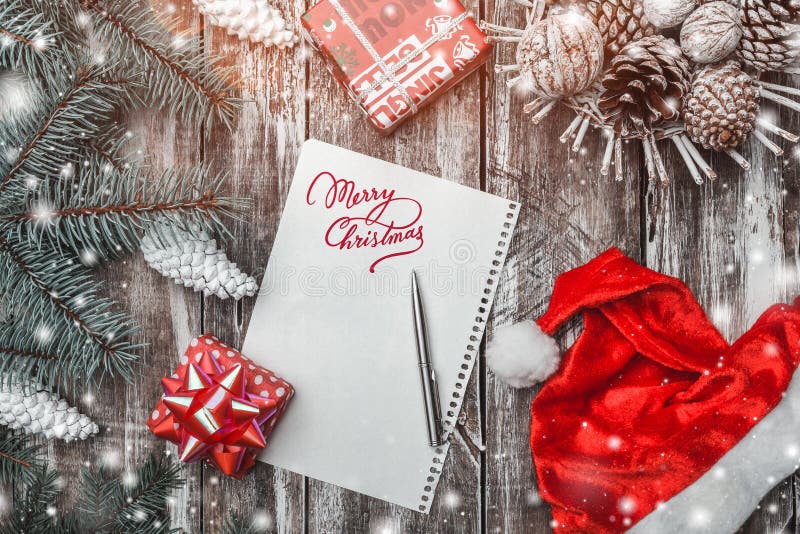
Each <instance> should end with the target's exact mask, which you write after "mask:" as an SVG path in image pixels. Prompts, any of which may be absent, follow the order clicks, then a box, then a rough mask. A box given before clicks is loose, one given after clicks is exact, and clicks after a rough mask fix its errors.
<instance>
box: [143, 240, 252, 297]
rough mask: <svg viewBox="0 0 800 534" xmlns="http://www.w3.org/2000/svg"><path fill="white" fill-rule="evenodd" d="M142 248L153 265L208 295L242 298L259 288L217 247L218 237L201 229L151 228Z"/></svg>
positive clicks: (176, 281)
mask: <svg viewBox="0 0 800 534" xmlns="http://www.w3.org/2000/svg"><path fill="white" fill-rule="evenodd" d="M156 235H157V237H156ZM140 248H141V250H142V253H143V254H144V259H145V261H147V263H148V264H149V265H150V267H152V268H153V269H155V270H156V271H158V272H160V273H161V274H162V275H164V276H168V277H169V278H172V279H174V280H175V283H176V284H183V285H184V286H186V287H191V288H193V289H194V290H195V291H202V292H203V294H204V295H205V296H209V295H216V296H218V297H219V298H221V299H227V298H232V299H234V300H239V299H240V298H242V297H245V296H247V297H252V296H253V295H255V294H256V291H257V290H258V284H256V281H255V280H254V279H253V277H252V276H248V275H247V274H245V273H243V272H241V271H240V270H239V268H238V267H237V266H236V264H235V263H231V262H230V261H229V260H228V257H227V256H226V255H225V251H224V250H220V249H218V248H217V242H216V240H214V239H212V238H211V236H209V235H208V234H207V233H206V232H204V231H199V229H195V231H193V232H192V233H189V232H185V231H183V230H179V229H177V228H168V227H166V226H161V227H159V228H157V232H153V231H152V229H151V231H150V232H148V233H146V234H145V236H144V237H143V238H142V244H141V247H140Z"/></svg>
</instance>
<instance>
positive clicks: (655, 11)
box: [642, 0, 697, 29]
mask: <svg viewBox="0 0 800 534" xmlns="http://www.w3.org/2000/svg"><path fill="white" fill-rule="evenodd" d="M642 7H644V16H645V17H647V20H649V21H650V23H651V24H652V25H653V26H655V27H656V28H662V29H663V28H673V27H675V26H677V25H679V24H681V23H682V22H683V21H684V20H686V17H688V16H689V14H690V13H691V12H692V11H694V8H695V7H697V0H644V2H643V4H642Z"/></svg>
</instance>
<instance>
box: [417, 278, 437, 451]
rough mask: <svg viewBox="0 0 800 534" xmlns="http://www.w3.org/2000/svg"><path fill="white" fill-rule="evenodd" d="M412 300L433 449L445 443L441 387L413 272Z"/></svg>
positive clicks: (420, 372) (423, 392) (420, 368)
mask: <svg viewBox="0 0 800 534" xmlns="http://www.w3.org/2000/svg"><path fill="white" fill-rule="evenodd" d="M411 300H412V307H411V309H412V311H413V313H414V335H415V337H416V339H417V358H418V360H419V378H420V380H421V381H422V395H423V399H424V401H425V420H426V422H427V425H428V442H429V443H430V445H431V447H438V446H439V445H442V443H444V440H443V438H444V436H443V434H444V432H443V430H442V406H441V404H440V402H439V386H438V384H437V383H436V372H435V371H434V369H433V362H432V361H431V356H430V353H429V352H428V330H427V328H426V327H425V311H424V310H423V309H422V299H421V298H420V295H419V286H418V285H417V275H416V273H415V272H414V271H413V270H412V271H411Z"/></svg>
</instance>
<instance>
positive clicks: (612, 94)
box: [598, 35, 691, 137]
mask: <svg viewBox="0 0 800 534" xmlns="http://www.w3.org/2000/svg"><path fill="white" fill-rule="evenodd" d="M690 73H691V70H690V68H689V61H688V60H687V59H686V57H685V56H684V55H683V52H681V49H680V47H679V46H678V45H677V43H675V41H673V40H672V39H668V38H666V37H664V36H662V35H652V36H650V37H645V38H643V39H639V40H638V41H634V42H632V43H629V44H627V45H626V46H625V48H623V49H622V51H621V52H620V53H619V55H617V56H616V57H615V58H614V59H613V60H612V61H611V64H610V65H609V68H608V71H607V72H606V75H605V77H604V78H603V92H602V94H601V95H600V99H599V101H598V106H599V107H600V109H601V110H602V111H604V112H605V114H606V117H605V120H606V121H607V122H608V123H610V124H612V125H613V126H614V130H615V131H616V132H617V133H618V134H622V135H635V136H637V137H645V136H646V135H648V134H649V133H650V132H652V130H653V128H654V127H656V126H658V125H659V124H661V123H663V122H665V121H674V120H677V119H678V117H679V116H680V111H681V108H682V107H683V98H684V95H685V94H686V93H687V92H688V91H689V80H690Z"/></svg>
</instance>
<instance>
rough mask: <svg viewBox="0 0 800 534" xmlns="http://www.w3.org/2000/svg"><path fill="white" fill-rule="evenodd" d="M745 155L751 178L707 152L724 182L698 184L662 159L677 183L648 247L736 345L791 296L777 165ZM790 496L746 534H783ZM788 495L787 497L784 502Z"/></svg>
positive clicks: (767, 502)
mask: <svg viewBox="0 0 800 534" xmlns="http://www.w3.org/2000/svg"><path fill="white" fill-rule="evenodd" d="M742 153H743V154H744V155H745V157H746V158H748V159H749V161H750V163H751V164H752V167H753V171H752V172H751V173H749V174H744V173H743V172H742V171H741V169H739V168H738V167H737V166H736V165H735V164H734V163H733V162H732V161H730V160H729V159H728V158H727V157H726V156H724V155H723V156H719V155H710V158H709V161H710V162H711V163H712V165H713V166H714V167H715V168H716V169H717V171H718V173H719V175H720V178H719V180H718V182H717V183H707V184H705V185H703V186H700V187H698V186H695V185H694V184H693V183H692V180H691V177H690V176H689V175H688V173H686V172H684V171H682V166H681V164H680V157H679V156H678V155H677V154H676V153H675V152H674V151H673V150H672V147H670V150H669V151H668V152H667V153H666V156H665V162H666V164H667V165H668V167H669V168H672V169H674V171H673V176H674V180H673V184H672V186H671V187H670V189H669V190H668V191H667V194H666V196H665V198H664V205H663V213H662V214H661V216H654V215H653V212H652V211H651V210H650V211H648V217H649V219H650V222H651V223H652V224H654V227H655V231H654V233H653V234H652V237H651V238H650V239H649V240H648V242H647V243H646V250H647V253H646V258H647V264H648V266H649V267H651V268H653V269H656V270H658V271H660V272H663V273H666V274H670V275H673V276H677V277H679V278H681V279H682V280H684V281H685V282H686V284H687V285H688V286H689V288H690V289H691V290H692V291H693V292H694V295H695V297H696V298H697V299H698V301H699V302H700V304H701V305H702V306H703V307H704V309H705V310H706V312H707V313H708V315H709V317H710V318H711V319H712V321H713V322H714V324H715V325H716V326H717V327H718V328H719V330H720V332H721V333H722V334H723V336H725V338H726V339H728V341H731V342H732V341H734V340H736V339H737V338H738V337H739V336H740V335H741V334H742V333H744V332H745V331H746V330H747V329H748V328H750V326H751V325H752V324H753V322H754V321H755V320H756V318H757V317H758V316H759V315H760V314H761V313H762V312H763V311H764V310H765V309H766V308H767V307H768V306H769V305H771V304H773V303H775V302H781V301H785V300H786V299H787V287H786V285H785V283H784V280H783V277H781V276H776V273H778V272H781V271H782V268H783V265H784V256H785V254H784V249H783V233H784V222H783V218H782V217H781V216H780V214H781V212H782V209H783V203H784V196H783V194H782V191H783V184H782V177H781V173H780V164H779V163H778V162H776V160H775V159H774V158H773V156H772V154H771V153H770V152H768V151H767V150H766V149H763V147H760V146H758V145H756V144H755V143H754V142H753V141H750V142H749V143H748V145H746V146H745V148H744V149H743V151H742ZM795 290H796V288H795ZM765 454H769V451H765ZM791 491H792V489H791V485H790V484H789V483H788V482H785V483H782V484H781V485H780V486H779V487H778V488H776V490H774V491H773V492H771V493H770V494H769V495H768V496H767V497H766V498H765V499H764V501H763V502H762V504H761V506H760V508H759V509H758V510H756V511H755V513H754V514H753V516H752V517H751V518H750V520H748V522H747V523H746V524H745V526H744V528H743V532H752V533H756V532H779V531H781V530H782V528H783V525H785V524H786V522H788V520H789V518H790V517H791V516H792V514H793V512H794V510H793V499H792V498H791ZM786 492H789V498H783V497H782V494H785V493H786ZM778 523H781V526H780V527H779V526H778Z"/></svg>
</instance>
